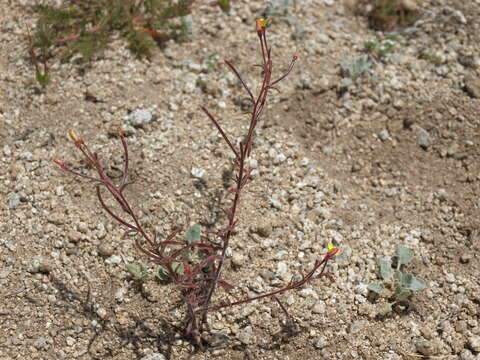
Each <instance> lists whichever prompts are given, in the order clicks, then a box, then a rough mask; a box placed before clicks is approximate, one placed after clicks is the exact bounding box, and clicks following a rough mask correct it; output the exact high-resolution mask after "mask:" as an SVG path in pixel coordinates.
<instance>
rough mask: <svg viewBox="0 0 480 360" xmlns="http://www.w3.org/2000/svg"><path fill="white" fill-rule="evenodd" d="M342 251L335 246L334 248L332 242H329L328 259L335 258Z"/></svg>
mask: <svg viewBox="0 0 480 360" xmlns="http://www.w3.org/2000/svg"><path fill="white" fill-rule="evenodd" d="M339 251H340V249H339V248H336V247H335V246H333V244H332V243H331V242H329V243H328V244H327V255H326V257H328V258H329V259H331V258H333V257H334V256H335V255H336V254H337V253H338V252H339Z"/></svg>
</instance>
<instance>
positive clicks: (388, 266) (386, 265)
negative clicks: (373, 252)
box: [378, 260, 393, 280]
mask: <svg viewBox="0 0 480 360" xmlns="http://www.w3.org/2000/svg"><path fill="white" fill-rule="evenodd" d="M378 266H379V267H380V276H381V277H382V279H383V280H391V279H392V277H393V269H392V262H391V261H390V260H379V261H378Z"/></svg>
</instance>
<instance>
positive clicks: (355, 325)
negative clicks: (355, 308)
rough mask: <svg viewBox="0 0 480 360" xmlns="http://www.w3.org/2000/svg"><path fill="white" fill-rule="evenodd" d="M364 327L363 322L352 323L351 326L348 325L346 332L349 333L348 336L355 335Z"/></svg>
mask: <svg viewBox="0 0 480 360" xmlns="http://www.w3.org/2000/svg"><path fill="white" fill-rule="evenodd" d="M364 325H365V322H364V321H363V320H357V321H354V322H353V323H352V324H350V328H349V329H348V331H349V332H350V334H356V333H358V332H360V331H361V330H362V328H363V326H364Z"/></svg>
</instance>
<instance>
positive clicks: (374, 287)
mask: <svg viewBox="0 0 480 360" xmlns="http://www.w3.org/2000/svg"><path fill="white" fill-rule="evenodd" d="M367 289H368V290H370V291H373V292H374V293H377V294H381V293H382V291H383V290H384V289H385V286H383V284H381V283H370V284H368V288H367Z"/></svg>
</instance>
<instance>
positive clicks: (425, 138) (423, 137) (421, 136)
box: [417, 126, 432, 150]
mask: <svg viewBox="0 0 480 360" xmlns="http://www.w3.org/2000/svg"><path fill="white" fill-rule="evenodd" d="M417 128H418V139H417V145H418V146H420V147H421V148H422V149H424V150H427V149H428V147H429V146H430V143H431V142H432V137H431V136H430V134H429V133H428V132H427V130H425V129H423V128H421V127H420V126H417Z"/></svg>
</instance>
